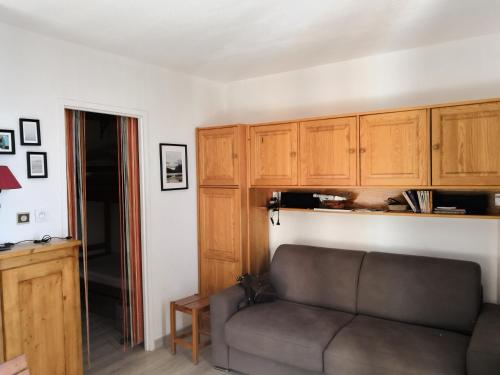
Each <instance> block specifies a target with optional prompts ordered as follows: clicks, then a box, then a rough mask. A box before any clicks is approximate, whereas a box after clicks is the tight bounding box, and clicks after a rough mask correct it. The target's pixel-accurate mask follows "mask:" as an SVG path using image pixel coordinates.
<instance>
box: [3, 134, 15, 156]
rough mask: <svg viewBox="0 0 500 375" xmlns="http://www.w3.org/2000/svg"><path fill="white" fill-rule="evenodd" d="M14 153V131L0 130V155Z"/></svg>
mask: <svg viewBox="0 0 500 375" xmlns="http://www.w3.org/2000/svg"><path fill="white" fill-rule="evenodd" d="M15 153H16V141H15V139H14V130H4V129H0V155H5V154H15Z"/></svg>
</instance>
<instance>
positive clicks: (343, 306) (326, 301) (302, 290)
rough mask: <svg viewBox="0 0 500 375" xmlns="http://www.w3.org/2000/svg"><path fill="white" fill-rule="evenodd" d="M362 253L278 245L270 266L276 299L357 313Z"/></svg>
mask: <svg viewBox="0 0 500 375" xmlns="http://www.w3.org/2000/svg"><path fill="white" fill-rule="evenodd" d="M364 256H365V252H363V251H350V250H337V249H329V248H322V247H314V246H304V245H281V246H280V247H279V248H278V249H277V250H276V252H275V254H274V257H273V261H272V263H271V282H272V284H273V286H274V288H275V289H276V291H277V293H278V298H281V299H284V300H287V301H292V302H297V303H303V304H306V305H313V306H321V307H327V308H331V309H336V310H340V311H345V312H350V313H355V312H356V294H357V293H356V291H357V287H358V278H359V271H360V268H361V263H362V261H363V257H364Z"/></svg>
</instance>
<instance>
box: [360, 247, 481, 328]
mask: <svg viewBox="0 0 500 375" xmlns="http://www.w3.org/2000/svg"><path fill="white" fill-rule="evenodd" d="M481 299H482V291H481V268H480V267H479V265H478V264H477V263H473V262H466V261H460V260H451V259H440V258H430V257H421V256H411V255H399V254H386V253H377V252H373V253H369V254H367V255H366V257H365V259H364V261H363V266H362V268H361V274H360V279H359V294H358V312H359V313H360V314H366V315H371V316H376V317H381V318H386V319H392V320H397V321H401V322H406V323H413V324H421V325H425V326H430V327H436V328H441V329H449V330H454V331H459V332H464V333H470V332H472V329H473V327H474V323H475V321H476V319H477V316H478V313H479V308H480V305H481Z"/></svg>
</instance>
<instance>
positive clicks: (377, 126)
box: [359, 109, 430, 186]
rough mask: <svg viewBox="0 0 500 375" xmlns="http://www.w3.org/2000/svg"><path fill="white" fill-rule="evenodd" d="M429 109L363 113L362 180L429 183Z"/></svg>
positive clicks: (368, 181)
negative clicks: (373, 113) (372, 113)
mask: <svg viewBox="0 0 500 375" xmlns="http://www.w3.org/2000/svg"><path fill="white" fill-rule="evenodd" d="M426 114H427V111H426V110H425V109H423V110H416V111H402V112H392V113H382V114H375V115H365V116H361V117H360V150H359V151H360V157H361V184H362V185H367V186H376V185H385V186H388V185H410V186H418V185H427V184H429V153H430V152H429V143H430V139H429V129H428V122H427V115H426Z"/></svg>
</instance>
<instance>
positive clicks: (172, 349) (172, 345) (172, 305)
mask: <svg viewBox="0 0 500 375" xmlns="http://www.w3.org/2000/svg"><path fill="white" fill-rule="evenodd" d="M175 328H176V324H175V302H170V352H171V353H172V354H175V353H176V343H175Z"/></svg>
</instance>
